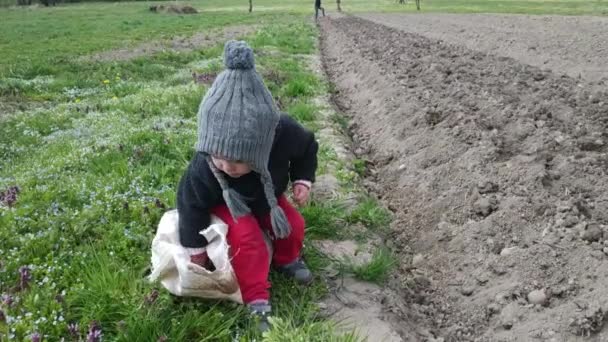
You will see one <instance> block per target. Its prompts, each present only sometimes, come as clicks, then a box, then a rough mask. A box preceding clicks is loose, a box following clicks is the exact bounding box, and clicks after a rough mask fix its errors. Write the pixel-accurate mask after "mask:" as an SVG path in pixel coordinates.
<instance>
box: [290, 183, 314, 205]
mask: <svg viewBox="0 0 608 342" xmlns="http://www.w3.org/2000/svg"><path fill="white" fill-rule="evenodd" d="M309 197H310V187H308V186H306V185H305V184H302V183H295V184H294V185H293V200H294V202H296V204H297V205H299V206H302V205H305V204H306V202H308V198H309Z"/></svg>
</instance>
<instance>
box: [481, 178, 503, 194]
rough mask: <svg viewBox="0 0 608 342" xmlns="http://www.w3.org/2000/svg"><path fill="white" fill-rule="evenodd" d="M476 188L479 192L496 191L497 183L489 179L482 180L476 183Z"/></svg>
mask: <svg viewBox="0 0 608 342" xmlns="http://www.w3.org/2000/svg"><path fill="white" fill-rule="evenodd" d="M477 190H478V191H479V193H480V194H489V193H493V192H496V191H498V185H497V184H495V183H492V182H490V181H482V182H479V184H477Z"/></svg>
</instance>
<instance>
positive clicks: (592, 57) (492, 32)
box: [361, 14, 608, 81]
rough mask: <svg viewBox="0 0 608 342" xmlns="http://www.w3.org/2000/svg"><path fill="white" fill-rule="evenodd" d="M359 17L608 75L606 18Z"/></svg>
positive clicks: (529, 60) (559, 67)
mask: <svg viewBox="0 0 608 342" xmlns="http://www.w3.org/2000/svg"><path fill="white" fill-rule="evenodd" d="M361 17H362V18H364V19H369V20H372V21H375V22H377V23H380V24H384V25H388V26H391V27H394V28H398V29H400V30H403V31H405V32H411V33H417V34H420V35H423V36H425V37H428V38H432V39H440V40H443V41H445V42H447V43H450V44H460V45H464V46H466V47H468V48H469V49H472V50H476V51H481V52H485V53H491V54H494V55H497V56H506V57H511V58H513V59H516V60H518V61H519V62H522V63H525V64H530V65H534V66H537V67H540V68H548V69H551V70H553V71H554V72H556V73H563V74H566V75H568V76H571V77H578V76H579V75H581V77H582V78H584V79H586V80H590V81H598V80H600V79H602V78H606V79H608V38H607V37H608V17H559V16H523V15H488V14H466V15H463V14H424V15H416V14H413V15H399V14H393V15H387V14H366V15H361Z"/></svg>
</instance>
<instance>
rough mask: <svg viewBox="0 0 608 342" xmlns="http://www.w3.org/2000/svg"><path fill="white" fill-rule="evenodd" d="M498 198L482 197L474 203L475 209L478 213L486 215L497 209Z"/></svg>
mask: <svg viewBox="0 0 608 342" xmlns="http://www.w3.org/2000/svg"><path fill="white" fill-rule="evenodd" d="M496 208H497V206H496V200H495V199H489V198H480V199H478V200H477V202H475V203H474V204H473V210H474V211H475V213H476V214H478V215H481V216H483V217H486V216H488V215H490V214H491V213H492V212H494V211H496Z"/></svg>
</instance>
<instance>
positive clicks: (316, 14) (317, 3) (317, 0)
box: [315, 0, 325, 21]
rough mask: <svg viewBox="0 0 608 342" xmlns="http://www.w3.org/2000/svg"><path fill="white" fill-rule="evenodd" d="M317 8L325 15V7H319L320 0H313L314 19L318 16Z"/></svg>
mask: <svg viewBox="0 0 608 342" xmlns="http://www.w3.org/2000/svg"><path fill="white" fill-rule="evenodd" d="M319 10H321V11H322V12H323V16H325V9H324V8H323V7H321V0H315V21H316V20H317V18H318V17H319Z"/></svg>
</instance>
